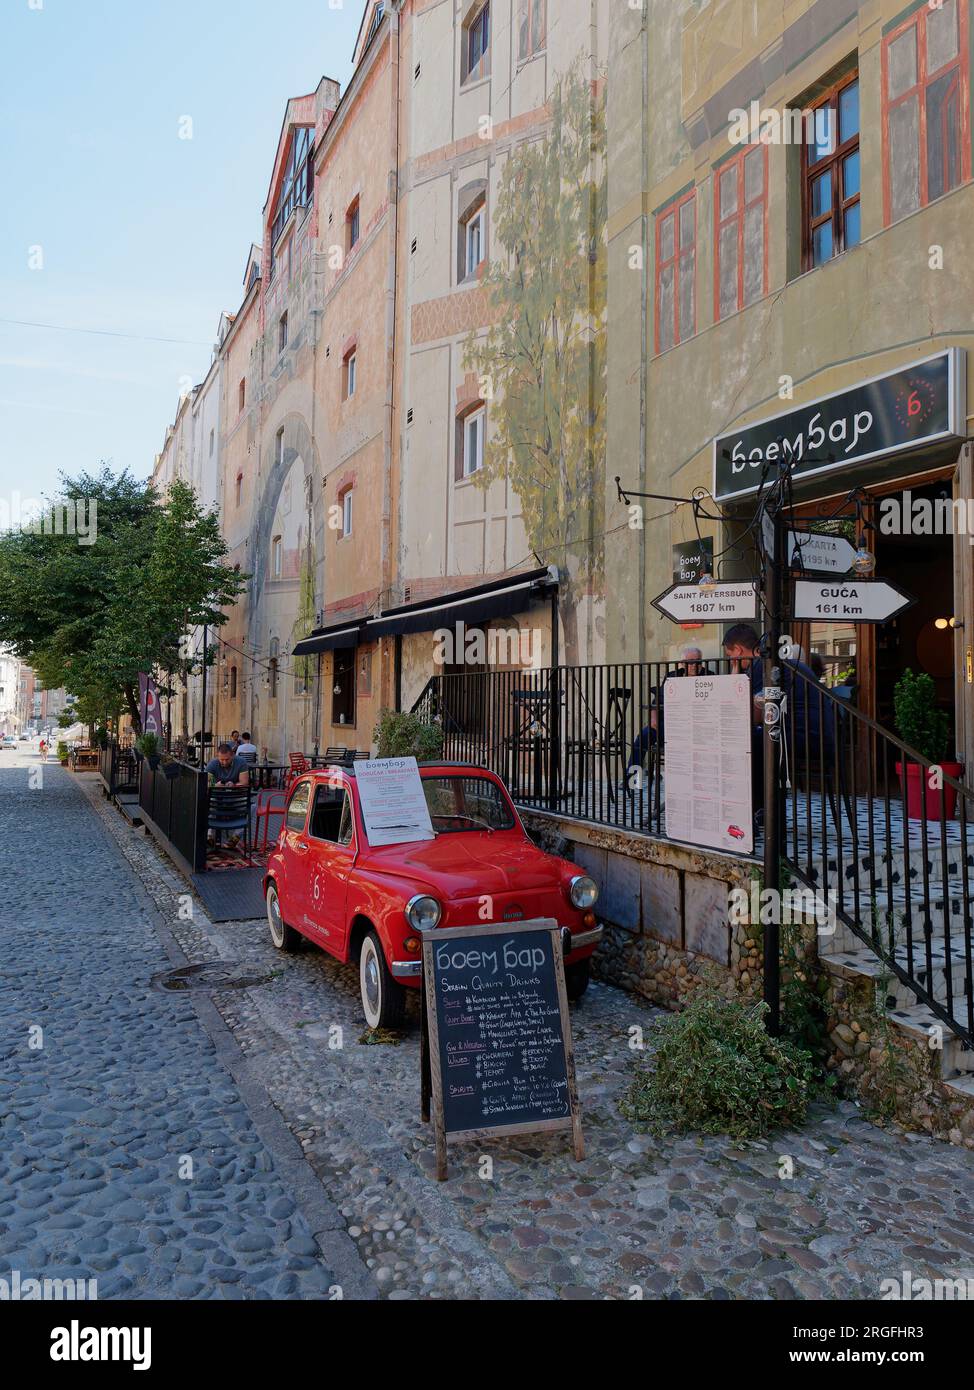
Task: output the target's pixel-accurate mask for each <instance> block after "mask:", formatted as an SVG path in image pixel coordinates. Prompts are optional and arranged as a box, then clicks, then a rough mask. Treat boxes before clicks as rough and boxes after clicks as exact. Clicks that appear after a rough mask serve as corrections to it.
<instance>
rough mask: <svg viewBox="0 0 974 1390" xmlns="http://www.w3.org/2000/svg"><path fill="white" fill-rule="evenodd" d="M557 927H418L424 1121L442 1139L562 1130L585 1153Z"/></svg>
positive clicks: (440, 1169) (443, 1164)
mask: <svg viewBox="0 0 974 1390" xmlns="http://www.w3.org/2000/svg"><path fill="white" fill-rule="evenodd" d="M562 956H563V952H562V932H561V928H560V927H559V926H558V923H557V922H555V921H554V920H552V919H550V918H538V919H536V920H534V921H531V922H519V923H518V924H517V926H508V925H507V924H493V925H490V926H475V927H447V928H437V929H435V930H433V931H427V932H424V933H423V993H422V1000H421V1003H422V1014H423V1020H422V1030H421V1046H420V1067H421V1096H422V1117H423V1119H424V1120H429V1119H430V1118H432V1121H433V1131H434V1134H435V1138H436V1176H437V1178H438V1179H440V1180H441V1181H442V1180H443V1179H445V1178H446V1176H447V1161H446V1145H447V1141H448V1140H474V1139H476V1140H479V1139H484V1138H490V1137H492V1136H495V1135H505V1134H529V1133H535V1132H542V1133H552V1132H558V1131H565V1130H567V1131H569V1132H570V1133H571V1136H572V1141H573V1147H574V1153H575V1157H576V1159H582V1158H584V1157H585V1146H584V1141H583V1139H582V1123H581V1119H580V1118H579V1106H578V1090H577V1087H576V1084H575V1059H574V1054H573V1051H572V1034H571V1023H570V1021H569V1016H568V996H567V994H566V991H565V966H564V961H563V958H562Z"/></svg>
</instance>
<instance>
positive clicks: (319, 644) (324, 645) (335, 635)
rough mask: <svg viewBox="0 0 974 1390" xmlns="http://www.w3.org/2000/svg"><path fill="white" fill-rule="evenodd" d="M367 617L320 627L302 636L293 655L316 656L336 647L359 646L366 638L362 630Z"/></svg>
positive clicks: (331, 650)
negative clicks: (306, 635)
mask: <svg viewBox="0 0 974 1390" xmlns="http://www.w3.org/2000/svg"><path fill="white" fill-rule="evenodd" d="M366 621H367V620H366V619H365V618H357V619H356V620H355V621H354V622H351V623H350V622H348V621H347V619H346V621H345V622H344V623H337V624H335V625H333V626H332V627H319V628H316V629H315V631H314V632H313V633H312V634H311V636H310V637H302V639H301V641H300V642H296V643H295V646H294V651H293V652H292V653H291V655H292V656H316V655H317V654H318V652H333V651H335V650H336V649H339V648H341V649H347V648H349V647H357V646H358V645H359V643H360V642H362V641H364V640H366V639H365V638H363V636H362V630H363V628H365V626H366Z"/></svg>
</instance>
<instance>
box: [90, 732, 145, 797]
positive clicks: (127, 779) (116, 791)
mask: <svg viewBox="0 0 974 1390" xmlns="http://www.w3.org/2000/svg"><path fill="white" fill-rule="evenodd" d="M98 771H99V774H100V775H101V779H102V781H103V782H104V784H105V790H106V791H107V792H108V795H109V796H119V795H122V794H124V793H126V792H138V790H139V764H138V760H137V758H136V756H135V750H134V749H133V748H130V747H127V746H125V745H120V744H118V743H117V742H116V741H115V740H114V739H109V741H108V743H106V744H104V745H103V746H102V747H101V748H99V750H98Z"/></svg>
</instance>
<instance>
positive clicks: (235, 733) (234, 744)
mask: <svg viewBox="0 0 974 1390" xmlns="http://www.w3.org/2000/svg"><path fill="white" fill-rule="evenodd" d="M230 747H231V748H232V749H233V751H234V752H235V753H236V751H237V749H238V748H239V747H240V730H239V729H233V730H232V731H231V734H230Z"/></svg>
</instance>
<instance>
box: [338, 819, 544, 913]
mask: <svg viewBox="0 0 974 1390" xmlns="http://www.w3.org/2000/svg"><path fill="white" fill-rule="evenodd" d="M357 867H358V868H359V869H367V870H370V871H371V872H373V873H386V874H394V875H395V876H396V877H408V878H411V879H420V880H422V882H423V883H425V884H427V885H428V887H429V889H430V891H431V893H433V895H434V896H435V897H437V898H441V899H442V898H470V897H478V896H480V895H481V894H485V893H492V894H499V893H505V892H521V893H523V892H526V891H527V890H529V889H531V888H550V887H552V886H554V885H556V884H559V883H560V882H561V873H560V864H559V861H558V860H557V859H554V858H552V856H551V855H550V854H544V853H543V852H542V851H541V850H539V849H538V848H537V847H536V846H535V845H533V844H531V842H530V841H529V840H524V839H522V838H521V837H520V836H517V837H515V836H509V835H507V834H505V833H504V832H500V831H495V833H494V834H492V835H491V834H488V833H487V832H486V831H484V832H480V831H461V832H460V833H458V834H447V835H438V836H437V838H436V839H435V840H420V841H417V842H416V843H415V844H409V845H386V846H383V847H381V848H378V849H368V850H366V851H365V852H364V854H361V855H359V858H358V864H357Z"/></svg>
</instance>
